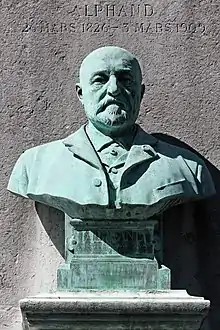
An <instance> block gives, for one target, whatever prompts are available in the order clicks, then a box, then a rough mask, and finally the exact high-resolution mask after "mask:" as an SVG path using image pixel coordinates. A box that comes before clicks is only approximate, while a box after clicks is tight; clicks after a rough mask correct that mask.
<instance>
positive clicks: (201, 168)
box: [157, 140, 216, 197]
mask: <svg viewBox="0 0 220 330" xmlns="http://www.w3.org/2000/svg"><path fill="white" fill-rule="evenodd" d="M157 152H158V154H159V155H160V157H169V158H171V159H174V160H175V161H176V162H177V163H178V164H179V165H180V167H181V169H182V171H183V174H184V175H186V174H187V172H188V169H189V170H190V172H191V173H192V174H193V176H194V177H195V179H196V180H197V184H198V186H199V188H200V194H201V196H203V197H208V196H211V195H214V194H215V193H216V191H215V186H214V183H213V180H212V177H211V175H210V173H209V171H208V169H207V166H206V164H205V162H204V160H203V159H202V158H201V157H199V156H198V155H197V154H195V153H193V152H192V151H190V150H188V149H185V148H182V147H179V146H176V145H173V144H169V143H167V142H164V141H161V140H158V144H157ZM184 164H185V167H184V166H183V165H184Z"/></svg>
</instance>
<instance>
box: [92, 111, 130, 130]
mask: <svg viewBox="0 0 220 330" xmlns="http://www.w3.org/2000/svg"><path fill="white" fill-rule="evenodd" d="M97 119H98V120H99V122H101V123H102V124H104V125H105V126H110V127H113V126H121V125H123V124H124V123H125V122H126V121H127V120H128V115H127V112H126V111H125V110H123V109H120V108H118V109H111V110H108V112H105V111H104V112H100V113H99V114H98V115H97Z"/></svg>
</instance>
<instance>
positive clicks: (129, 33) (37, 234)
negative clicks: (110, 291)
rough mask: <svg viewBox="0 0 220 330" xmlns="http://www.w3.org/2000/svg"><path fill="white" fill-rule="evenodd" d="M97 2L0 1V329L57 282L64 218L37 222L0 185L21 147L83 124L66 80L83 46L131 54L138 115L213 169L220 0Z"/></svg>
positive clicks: (46, 214)
mask: <svg viewBox="0 0 220 330" xmlns="http://www.w3.org/2000/svg"><path fill="white" fill-rule="evenodd" d="M100 3H101V5H99V6H95V4H96V5H97V4H99V2H97V1H91V0H87V1H84V0H82V1H80V2H79V3H77V1H76V0H72V1H71V0H65V1H64V0H55V1H49V0H48V1H47V0H39V1H38V0H28V1H27V0H21V1H17V0H9V1H7V2H6V1H1V2H0V6H1V20H0V22H1V23H0V24H1V29H0V33H1V49H0V52H1V64H0V70H1V77H2V79H1V102H2V104H1V107H0V129H1V134H0V146H1V147H0V169H1V174H0V223H1V235H0V246H1V258H0V330H1V329H10V330H11V329H12V330H13V329H16V330H17V329H20V313H19V310H18V300H19V299H20V298H22V297H25V296H27V295H33V294H36V293H38V292H46V291H49V290H54V289H55V287H56V283H55V278H56V269H57V267H58V265H59V264H60V263H61V262H62V253H63V247H62V246H61V244H60V243H59V238H60V237H63V232H62V229H63V219H62V215H61V214H59V213H58V212H55V211H53V210H48V209H46V208H43V209H42V208H41V209H38V213H39V212H41V213H42V214H43V218H44V219H45V221H44V224H43V225H42V223H41V222H40V221H39V218H38V215H37V212H36V210H35V208H34V204H33V203H32V202H30V201H26V200H22V199H21V198H17V197H15V196H12V195H11V194H10V193H8V192H7V191H6V185H7V181H8V178H9V174H10V172H11V170H12V167H13V165H14V163H15V161H16V159H17V157H18V156H19V155H20V154H21V152H22V151H23V150H25V149H27V148H30V147H32V146H35V145H38V144H40V143H43V142H46V141H51V140H54V139H58V138H61V137H64V136H67V135H68V134H70V133H71V132H73V131H75V130H76V129H77V128H78V127H79V126H80V125H81V124H82V123H83V122H85V116H84V113H83V110H82V108H81V106H80V104H79V102H78V101H77V98H76V95H75V85H74V83H75V81H76V79H77V72H78V68H79V65H80V61H81V60H82V58H83V57H84V56H85V55H86V54H87V53H88V52H90V51H91V50H93V49H95V48H97V47H99V46H103V45H119V46H122V47H124V48H126V49H128V50H130V51H132V52H134V53H135V54H136V55H137V57H138V58H139V59H140V62H141V65H142V68H143V72H144V82H145V83H146V94H145V97H144V100H143V104H142V109H141V113H140V117H139V122H140V123H141V124H142V126H143V127H144V128H145V129H146V130H148V131H150V132H163V133H168V134H171V135H173V136H175V137H177V138H180V139H181V140H183V141H184V142H186V143H188V144H189V145H191V146H192V147H193V148H195V149H196V150H198V151H199V152H200V153H201V154H202V155H204V156H205V157H206V158H207V159H209V160H210V161H211V162H212V163H213V164H214V165H215V166H217V167H220V152H219V151H220V141H219V125H220V112H219V109H218V107H219V88H220V79H219V78H220V77H219V67H218V65H219V50H220V49H219V39H220V30H219V19H220V5H219V0H213V1H211V0H191V1H189V0H176V1H173V0H154V1H153V0H147V1H146V2H143V1H133V2H132V1H130V0H129V1H123V0H119V1H116V2H114V1H111V0H109V1H108V2H106V1H100ZM138 4H139V5H140V7H139V13H138ZM76 5H77V7H76ZM113 5H114V7H113ZM123 5H124V7H122V6H123ZM54 24H55V25H54ZM44 227H46V229H47V230H45V228H44ZM50 236H51V237H52V240H51V239H50Z"/></svg>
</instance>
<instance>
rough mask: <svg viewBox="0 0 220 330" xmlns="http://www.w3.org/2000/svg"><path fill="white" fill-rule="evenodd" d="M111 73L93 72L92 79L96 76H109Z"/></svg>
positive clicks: (104, 71)
mask: <svg viewBox="0 0 220 330" xmlns="http://www.w3.org/2000/svg"><path fill="white" fill-rule="evenodd" d="M108 74H109V72H108V71H107V70H99V71H95V72H93V74H92V75H91V79H92V78H93V77H95V76H103V75H108Z"/></svg>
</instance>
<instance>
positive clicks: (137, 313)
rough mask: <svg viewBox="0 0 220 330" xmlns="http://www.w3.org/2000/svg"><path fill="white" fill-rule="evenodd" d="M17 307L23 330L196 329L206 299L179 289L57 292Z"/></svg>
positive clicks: (202, 316)
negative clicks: (21, 317) (20, 312)
mask: <svg viewBox="0 0 220 330" xmlns="http://www.w3.org/2000/svg"><path fill="white" fill-rule="evenodd" d="M20 308H21V311H22V315H23V329H25V330H46V329H48V330H51V329H53V330H55V329H56V330H113V329H114V330H142V329H143V330H171V329H172V330H185V329H186V330H198V329H200V325H201V323H202V321H203V320H204V318H205V316H206V314H207V312H208V308H209V301H207V300H204V299H203V298H200V297H192V296H189V295H188V294H187V293H186V292H185V291H179V290H176V291H174V290H172V291H171V290H167V291H156V292H146V291H139V292H134V293H132V292H116V291H115V292H113V291H99V292H78V293H73V292H72V293H62V292H61V293H60V292H57V293H54V294H46V295H39V296H36V297H30V298H25V299H23V300H21V301H20Z"/></svg>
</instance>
